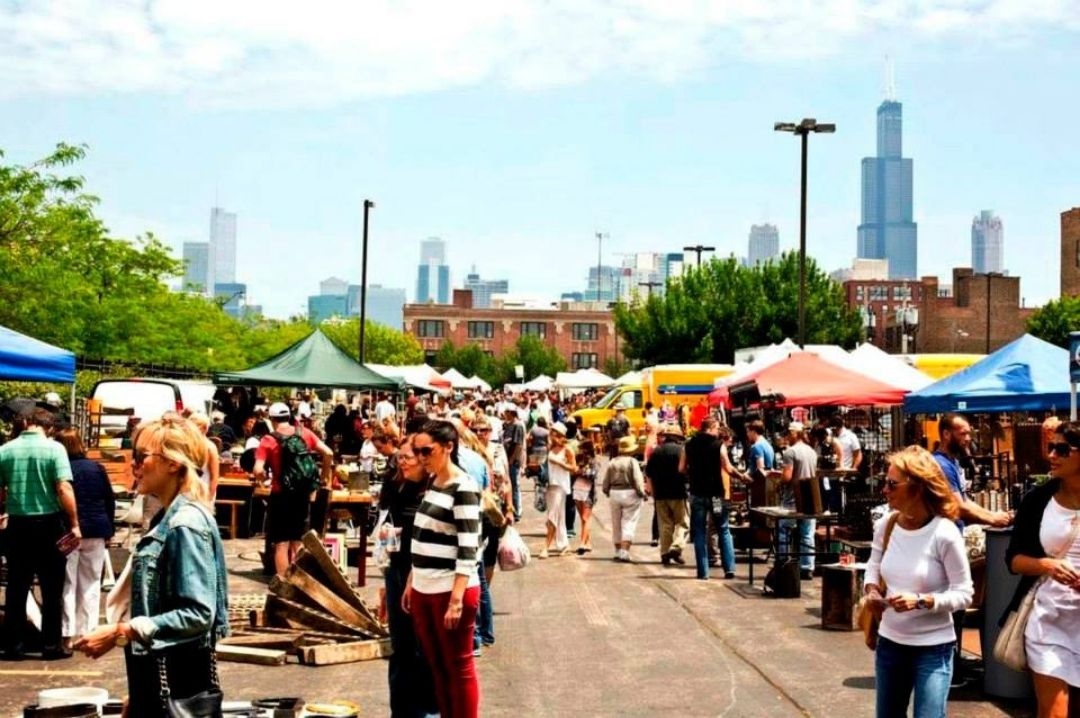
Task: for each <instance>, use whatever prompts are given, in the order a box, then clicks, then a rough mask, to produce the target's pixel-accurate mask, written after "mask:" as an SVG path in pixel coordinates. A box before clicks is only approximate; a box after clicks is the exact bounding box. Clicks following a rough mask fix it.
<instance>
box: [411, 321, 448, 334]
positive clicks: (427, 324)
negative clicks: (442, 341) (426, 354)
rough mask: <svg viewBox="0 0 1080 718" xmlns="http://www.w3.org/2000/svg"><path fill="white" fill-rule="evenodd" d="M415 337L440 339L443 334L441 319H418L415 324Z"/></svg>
mask: <svg viewBox="0 0 1080 718" xmlns="http://www.w3.org/2000/svg"><path fill="white" fill-rule="evenodd" d="M416 336H418V337H441V336H444V333H443V321H442V320H441V319H420V320H418V321H417V322H416Z"/></svg>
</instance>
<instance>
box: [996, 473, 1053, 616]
mask: <svg viewBox="0 0 1080 718" xmlns="http://www.w3.org/2000/svg"><path fill="white" fill-rule="evenodd" d="M1060 487H1061V479H1051V480H1050V481H1047V482H1046V483H1045V484H1043V485H1042V486H1036V487H1035V488H1034V489H1032V490H1031V491H1029V492H1027V494H1026V495H1025V496H1024V500H1023V501H1021V502H1020V508H1019V509H1017V511H1016V519H1015V520H1014V521H1013V529H1012V538H1011V539H1010V540H1009V548H1008V550H1007V551H1005V566H1006V567H1007V568H1008V569H1009V571H1010V572H1011V571H1012V561H1013V559H1014V558H1015V557H1016V556H1018V555H1021V556H1030V557H1031V558H1046V551H1045V550H1043V546H1042V541H1041V540H1040V539H1039V530H1040V529H1041V528H1042V517H1043V512H1044V511H1046V505H1047V504H1049V503H1050V499H1052V498H1053V497H1054V494H1056V493H1057V490H1058V489H1059V488H1060ZM1038 578H1039V577H1038V576H1021V577H1020V583H1019V584H1018V585H1017V587H1016V591H1015V592H1014V593H1013V597H1012V601H1010V602H1009V607H1008V608H1006V609H1005V614H1004V615H1003V616H1002V617H1001V620H1000V621H998V625H1001V624H1003V623H1005V618H1006V617H1007V616H1008V615H1009V612H1010V611H1014V610H1016V609H1017V608H1019V607H1020V603H1021V602H1022V601H1023V600H1024V596H1026V595H1027V592H1028V591H1030V590H1031V587H1032V586H1034V585H1035V581H1037V580H1038Z"/></svg>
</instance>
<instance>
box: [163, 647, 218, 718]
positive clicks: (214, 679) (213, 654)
mask: <svg viewBox="0 0 1080 718" xmlns="http://www.w3.org/2000/svg"><path fill="white" fill-rule="evenodd" d="M157 664H158V685H159V688H160V695H161V705H162V706H163V707H164V708H165V709H166V711H165V712H166V714H168V703H169V698H171V697H172V689H170V688H169V668H168V665H167V664H166V662H165V655H164V654H162V653H159V654H158V655H157ZM210 686H211V687H212V688H216V689H217V690H219V691H220V690H221V678H220V677H219V676H218V664H217V641H215V640H213V639H212V638H211V640H210Z"/></svg>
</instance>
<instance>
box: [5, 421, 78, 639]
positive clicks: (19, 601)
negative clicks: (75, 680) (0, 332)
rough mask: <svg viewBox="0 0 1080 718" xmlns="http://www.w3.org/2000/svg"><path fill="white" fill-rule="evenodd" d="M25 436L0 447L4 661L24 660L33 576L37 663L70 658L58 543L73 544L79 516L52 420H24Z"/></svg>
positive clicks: (62, 564)
mask: <svg viewBox="0 0 1080 718" xmlns="http://www.w3.org/2000/svg"><path fill="white" fill-rule="evenodd" d="M23 419H24V421H25V422H26V430H25V431H23V432H22V433H21V434H19V436H18V438H16V439H14V440H12V441H9V442H8V443H6V444H4V445H3V446H0V503H2V504H3V506H4V509H5V510H6V513H7V521H8V527H7V534H8V536H7V545H8V546H9V550H8V556H7V562H8V585H7V601H6V604H5V608H4V616H5V619H4V629H5V630H4V632H5V634H6V635H5V640H4V657H5V658H6V659H7V660H20V659H22V657H23V637H24V633H25V631H26V597H27V595H28V594H29V592H30V587H31V585H32V584H33V581H34V576H35V575H36V576H37V579H38V583H39V584H40V585H41V635H42V641H43V651H42V658H44V659H45V660H54V659H57V658H67V657H69V656H71V652H70V651H65V650H64V648H63V646H62V644H61V636H60V627H61V613H62V609H63V593H64V569H65V565H66V563H67V559H66V558H65V556H64V554H63V553H61V552H60V549H59V548H57V545H56V544H57V541H59V539H60V538H62V537H63V536H64V534H66V533H67V532H68V530H69V529H70V531H71V532H72V534H74V536H75V537H76V538H79V537H80V536H81V533H80V532H79V515H78V513H77V512H76V510H75V492H74V490H73V489H72V487H71V464H70V463H69V462H68V458H67V452H65V451H64V447H62V446H61V445H60V444H58V443H57V442H55V441H53V440H52V439H50V438H49V437H48V432H49V430H50V429H51V428H52V423H53V418H52V414H50V413H49V412H48V411H46V410H45V409H35V410H33V411H32V412H31V413H30V414H28V415H26V416H24V417H23Z"/></svg>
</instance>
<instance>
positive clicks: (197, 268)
mask: <svg viewBox="0 0 1080 718" xmlns="http://www.w3.org/2000/svg"><path fill="white" fill-rule="evenodd" d="M209 272H210V243H209V242H184V286H183V291H185V292H189V291H190V292H198V293H199V294H209V290H210V282H209Z"/></svg>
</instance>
